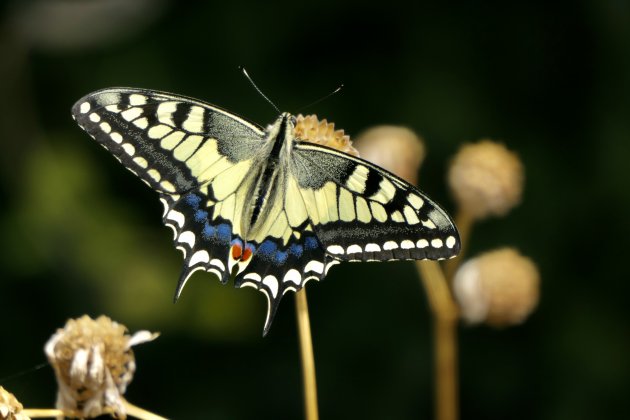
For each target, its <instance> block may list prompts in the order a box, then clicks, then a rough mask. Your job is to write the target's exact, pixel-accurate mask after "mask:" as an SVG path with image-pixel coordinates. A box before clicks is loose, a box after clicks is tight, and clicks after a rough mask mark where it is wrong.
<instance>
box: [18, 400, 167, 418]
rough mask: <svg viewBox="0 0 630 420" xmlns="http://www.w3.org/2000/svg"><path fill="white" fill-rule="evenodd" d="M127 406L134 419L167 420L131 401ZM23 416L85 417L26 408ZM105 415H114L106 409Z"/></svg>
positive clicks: (47, 409) (69, 411) (53, 409)
mask: <svg viewBox="0 0 630 420" xmlns="http://www.w3.org/2000/svg"><path fill="white" fill-rule="evenodd" d="M123 403H124V405H125V409H126V410H127V414H129V415H130V416H132V417H135V418H137V419H140V420H167V419H166V418H164V417H161V416H158V415H157V414H153V413H151V412H149V411H147V410H145V409H143V408H140V407H138V406H136V405H133V404H131V403H130V402H129V401H127V400H124V401H123ZM21 414H24V415H25V416H27V417H30V418H33V419H34V418H52V417H56V418H65V417H70V418H83V415H82V414H81V413H80V412H79V411H71V410H59V409H56V408H26V409H24V410H22V411H21ZM104 414H114V412H113V411H112V410H108V409H105V410H104Z"/></svg>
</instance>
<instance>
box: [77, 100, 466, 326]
mask: <svg viewBox="0 0 630 420" xmlns="http://www.w3.org/2000/svg"><path fill="white" fill-rule="evenodd" d="M72 116H73V118H74V119H75V120H76V122H77V123H78V124H79V126H80V127H81V128H82V129H84V130H85V131H86V132H87V133H88V134H89V135H90V136H92V137H93V138H94V139H96V141H97V142H99V143H100V144H101V145H102V146H103V147H105V148H106V149H107V150H108V151H109V152H110V153H112V154H113V155H114V157H115V158H116V159H118V160H119V161H120V162H121V163H122V164H123V165H124V166H125V167H126V168H127V169H129V170H130V171H131V172H133V173H134V174H135V175H136V176H138V177H139V178H140V179H141V180H142V181H144V182H145V183H146V184H147V185H149V187H151V188H152V189H153V190H155V191H157V193H158V195H159V199H160V201H161V202H162V203H163V205H164V214H163V219H162V220H163V223H164V224H165V225H166V226H168V227H170V228H172V229H173V232H174V243H175V247H176V248H178V249H180V250H181V251H182V252H183V254H184V260H185V262H184V268H183V270H182V273H181V276H180V278H179V282H178V285H177V289H176V293H175V300H177V298H178V297H179V295H180V293H181V291H182V289H183V288H184V286H185V284H186V281H187V280H188V279H189V278H190V276H191V274H192V273H193V272H195V271H197V270H205V271H208V272H210V273H214V274H215V275H216V276H218V278H219V279H220V281H221V282H222V283H223V284H225V283H226V282H227V281H228V280H229V279H230V277H231V276H233V278H234V283H235V286H236V287H239V288H240V287H245V286H248V287H253V288H255V289H257V290H259V291H261V292H262V293H263V294H264V295H265V296H266V297H267V303H268V305H267V314H266V320H265V325H264V330H263V335H266V334H267V332H268V331H269V328H270V326H271V322H272V320H273V317H274V315H275V313H276V310H277V308H278V304H279V302H280V299H281V298H282V296H283V295H284V294H285V293H287V292H288V291H294V292H295V291H298V290H300V289H302V287H304V285H305V283H306V282H307V281H309V280H312V279H315V280H321V279H323V278H324V276H326V274H327V273H328V271H329V270H330V268H331V267H332V266H333V265H335V264H338V263H340V262H342V261H393V260H410V259H433V260H440V259H445V258H451V257H454V256H455V255H457V253H458V252H459V249H460V246H461V245H460V239H459V234H458V232H457V229H456V227H455V225H454V224H453V221H452V220H451V218H450V217H449V216H448V215H447V213H446V212H445V211H444V210H442V209H441V208H440V207H439V206H438V205H437V204H436V203H434V202H433V201H431V199H429V198H428V197H427V196H426V195H425V194H423V193H422V192H420V191H419V190H418V189H417V188H415V187H414V186H412V185H410V184H409V183H407V182H405V181H403V180H402V179H400V178H399V177H397V176H396V175H394V174H392V173H390V172H388V171H386V170H384V169H382V168H380V167H378V166H376V165H374V164H371V163H369V162H367V161H365V160H362V159H360V158H357V157H354V156H351V155H348V154H345V153H343V152H340V151H338V150H335V149H331V148H328V147H325V146H321V145H318V144H314V143H309V142H307V141H304V140H303V139H300V138H297V137H296V134H295V124H296V119H295V117H294V116H293V115H291V114H289V113H282V114H281V115H280V116H279V117H278V118H277V119H276V121H275V122H274V123H273V124H271V125H269V126H268V127H267V128H262V127H260V126H259V125H257V124H254V123H252V122H249V121H247V120H245V119H243V118H241V117H239V116H237V115H235V114H233V113H231V112H228V111H226V110H224V109H221V108H219V107H217V106H214V105H210V104H207V103H204V102H201V101H198V100H196V99H192V98H188V97H185V96H179V95H174V94H169V93H164V92H158V91H153V90H145V89H136V88H111V89H104V90H99V91H96V92H93V93H91V94H89V95H87V96H85V97H83V98H81V99H80V100H79V101H77V102H76V104H75V105H74V106H73V108H72Z"/></svg>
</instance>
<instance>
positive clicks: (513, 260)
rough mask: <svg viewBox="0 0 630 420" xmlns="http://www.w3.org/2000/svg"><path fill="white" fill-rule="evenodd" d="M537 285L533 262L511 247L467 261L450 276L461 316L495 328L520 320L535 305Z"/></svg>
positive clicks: (536, 273)
mask: <svg viewBox="0 0 630 420" xmlns="http://www.w3.org/2000/svg"><path fill="white" fill-rule="evenodd" d="M539 286H540V275H539V273H538V269H537V268H536V265H535V264H534V262H533V261H532V260H530V259H529V258H527V257H524V256H522V255H520V254H519V253H518V252H517V251H516V250H514V249H512V248H501V249H498V250H495V251H490V252H487V253H484V254H482V255H480V256H478V257H476V258H473V259H471V260H468V261H467V262H466V263H464V264H463V265H462V266H461V267H460V268H459V270H458V271H457V273H456V274H455V277H454V279H453V291H454V293H455V297H456V298H457V301H458V303H459V305H460V307H461V313H462V317H463V318H464V319H465V320H467V321H468V322H470V323H473V324H476V323H481V322H485V323H487V324H489V325H492V326H494V327H505V326H509V325H515V324H520V323H522V322H523V321H524V320H525V318H527V316H528V315H529V314H530V313H531V312H532V311H533V310H534V308H535V307H536V305H537V304H538V298H539V293H540V292H539Z"/></svg>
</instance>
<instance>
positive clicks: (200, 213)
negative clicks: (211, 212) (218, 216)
mask: <svg viewBox="0 0 630 420" xmlns="http://www.w3.org/2000/svg"><path fill="white" fill-rule="evenodd" d="M207 219H208V212H207V211H205V210H197V211H196V212H195V222H199V223H201V222H203V221H205V220H207Z"/></svg>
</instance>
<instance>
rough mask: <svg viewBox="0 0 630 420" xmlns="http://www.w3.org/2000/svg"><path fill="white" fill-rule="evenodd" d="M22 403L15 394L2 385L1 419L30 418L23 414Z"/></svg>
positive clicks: (22, 419)
mask: <svg viewBox="0 0 630 420" xmlns="http://www.w3.org/2000/svg"><path fill="white" fill-rule="evenodd" d="M22 409H23V407H22V404H21V403H20V402H19V401H18V400H17V398H15V396H14V395H13V394H11V393H10V392H9V391H7V390H6V389H4V388H3V387H1V386H0V420H30V418H29V417H28V416H26V415H24V414H22Z"/></svg>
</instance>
